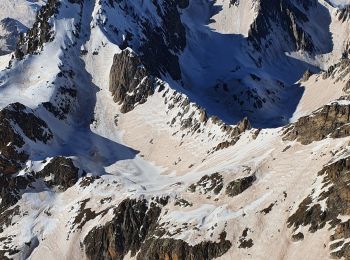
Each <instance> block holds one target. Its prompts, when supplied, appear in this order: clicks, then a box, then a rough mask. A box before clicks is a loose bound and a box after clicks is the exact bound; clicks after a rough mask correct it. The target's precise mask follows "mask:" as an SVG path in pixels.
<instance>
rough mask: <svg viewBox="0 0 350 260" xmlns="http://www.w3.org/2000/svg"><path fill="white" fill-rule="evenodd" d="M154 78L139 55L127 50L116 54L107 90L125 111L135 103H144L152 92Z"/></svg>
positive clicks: (123, 111) (129, 109)
mask: <svg viewBox="0 0 350 260" xmlns="http://www.w3.org/2000/svg"><path fill="white" fill-rule="evenodd" d="M154 89H155V78H154V77H153V76H151V75H150V73H149V72H148V71H147V69H146V68H145V67H144V66H143V64H142V62H141V60H140V58H139V57H137V56H136V55H135V54H134V53H132V52H131V51H129V50H124V51H122V52H121V53H120V54H116V55H115V56H114V59H113V65H112V68H111V71H110V76H109V90H110V91H111V92H112V95H113V98H114V101H115V102H118V103H119V104H121V112H122V113H127V112H129V111H131V110H133V109H134V107H135V105H136V104H142V103H145V102H146V100H147V97H148V96H150V95H152V94H153V93H154Z"/></svg>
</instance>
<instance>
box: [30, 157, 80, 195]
mask: <svg viewBox="0 0 350 260" xmlns="http://www.w3.org/2000/svg"><path fill="white" fill-rule="evenodd" d="M36 176H37V177H40V178H49V179H50V180H47V181H46V183H47V184H48V185H49V186H57V187H58V188H59V189H60V190H61V191H65V190H66V189H68V188H70V187H72V186H73V185H74V184H75V183H76V182H77V181H78V178H79V168H77V167H75V165H74V164H73V161H72V159H69V158H65V157H55V158H53V159H52V160H51V161H50V162H49V163H48V164H47V165H46V166H45V167H44V169H43V170H41V171H40V172H38V173H37V174H36Z"/></svg>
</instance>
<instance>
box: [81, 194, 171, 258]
mask: <svg viewBox="0 0 350 260" xmlns="http://www.w3.org/2000/svg"><path fill="white" fill-rule="evenodd" d="M159 202H160V204H158V203H155V202H151V203H150V204H148V202H147V201H146V200H135V199H126V200H124V201H122V202H121V203H120V204H119V206H118V208H117V209H116V210H115V212H114V218H113V220H112V221H110V222H108V223H107V224H105V225H104V226H99V227H95V228H93V229H92V230H91V231H90V232H89V233H88V234H87V236H86V237H85V239H84V245H85V253H86V255H87V257H88V259H91V260H95V259H96V260H97V259H113V260H114V259H116V260H117V259H118V260H119V259H123V258H124V256H125V255H126V254H128V252H131V256H135V255H136V253H137V252H138V251H139V249H140V247H141V244H142V243H143V242H144V240H145V238H146V236H147V235H149V233H150V232H152V231H153V230H154V228H155V226H156V223H157V220H158V217H159V215H160V212H161V207H162V205H165V204H166V203H167V199H165V200H164V199H161V200H160V201H159Z"/></svg>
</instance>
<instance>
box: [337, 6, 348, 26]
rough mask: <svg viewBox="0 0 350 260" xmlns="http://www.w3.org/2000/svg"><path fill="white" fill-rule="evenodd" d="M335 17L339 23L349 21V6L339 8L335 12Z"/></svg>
mask: <svg viewBox="0 0 350 260" xmlns="http://www.w3.org/2000/svg"><path fill="white" fill-rule="evenodd" d="M337 15H338V19H339V21H341V22H342V23H344V22H346V21H348V20H350V6H346V7H344V8H341V9H340V10H337Z"/></svg>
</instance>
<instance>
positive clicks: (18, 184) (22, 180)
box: [0, 174, 34, 211]
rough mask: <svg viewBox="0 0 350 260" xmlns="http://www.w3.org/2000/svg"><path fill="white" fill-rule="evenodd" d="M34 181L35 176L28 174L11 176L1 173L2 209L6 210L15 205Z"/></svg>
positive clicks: (0, 196) (0, 192) (0, 194)
mask: <svg viewBox="0 0 350 260" xmlns="http://www.w3.org/2000/svg"><path fill="white" fill-rule="evenodd" d="M33 181H34V178H33V177H32V176H30V175H28V176H11V175H8V174H0V198H1V202H0V210H1V211H4V210H5V209H7V208H8V207H10V206H13V205H15V204H16V203H17V201H18V200H19V199H20V198H21V192H22V191H24V190H25V189H26V188H27V187H28V185H29V184H30V183H31V182H33Z"/></svg>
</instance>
